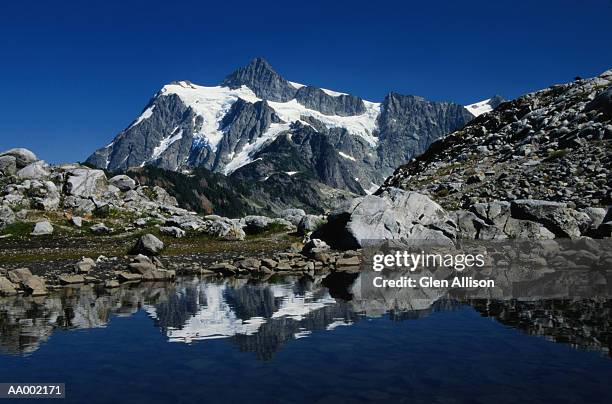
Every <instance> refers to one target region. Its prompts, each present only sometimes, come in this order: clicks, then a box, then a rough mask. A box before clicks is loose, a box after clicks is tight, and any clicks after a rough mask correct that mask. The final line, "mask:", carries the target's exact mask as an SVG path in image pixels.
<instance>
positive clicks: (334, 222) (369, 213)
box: [312, 188, 451, 249]
mask: <svg viewBox="0 0 612 404" xmlns="http://www.w3.org/2000/svg"><path fill="white" fill-rule="evenodd" d="M447 219H448V214H447V213H446V211H444V209H442V207H441V206H440V205H438V204H437V203H436V202H434V201H432V200H431V199H430V198H428V197H427V196H425V195H422V194H419V193H416V192H410V191H402V190H400V189H398V188H388V189H386V190H385V191H383V193H382V194H381V195H379V196H376V195H367V196H362V197H359V198H355V199H353V200H351V201H349V202H348V203H346V204H345V205H343V206H342V207H341V208H339V209H338V210H336V211H335V212H333V213H332V214H331V215H330V216H329V217H328V221H327V223H326V224H325V225H323V226H321V227H320V228H319V229H318V230H317V231H315V232H314V233H313V235H312V237H313V238H320V239H322V240H324V241H326V242H328V243H329V244H330V245H331V246H332V247H334V248H344V249H347V248H359V247H361V246H362V242H363V241H364V240H400V239H401V240H406V239H417V238H422V237H426V238H427V239H428V240H429V239H439V240H442V241H444V242H445V243H446V242H450V241H451V240H450V238H448V237H447V236H445V235H444V234H443V233H442V231H439V230H435V229H430V228H428V227H427V226H433V225H435V224H437V223H440V222H445V221H446V220H447ZM417 224H419V225H420V226H421V227H417V226H416V225H417ZM413 232H414V234H413Z"/></svg>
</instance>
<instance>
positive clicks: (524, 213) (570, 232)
mask: <svg viewBox="0 0 612 404" xmlns="http://www.w3.org/2000/svg"><path fill="white" fill-rule="evenodd" d="M510 209H511V214H512V217H513V218H515V219H523V220H531V221H534V222H538V223H541V224H542V225H544V226H545V227H546V228H547V229H548V230H550V231H551V232H552V233H554V234H555V235H556V236H557V237H569V238H578V237H580V234H581V228H584V227H586V226H588V223H589V222H590V218H589V217H588V216H587V215H586V214H585V213H581V212H577V211H575V210H574V209H570V208H568V207H567V204H565V203H560V202H549V201H540V200H533V199H521V200H515V201H513V202H512V204H511V207H510Z"/></svg>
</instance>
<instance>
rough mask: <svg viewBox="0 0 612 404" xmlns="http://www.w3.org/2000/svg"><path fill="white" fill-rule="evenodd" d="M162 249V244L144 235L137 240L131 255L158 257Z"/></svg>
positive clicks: (150, 236)
mask: <svg viewBox="0 0 612 404" xmlns="http://www.w3.org/2000/svg"><path fill="white" fill-rule="evenodd" d="M163 249H164V243H163V242H162V241H161V240H160V239H158V238H157V237H155V236H154V235H152V234H145V235H143V236H141V237H140V238H139V239H138V242H137V243H136V245H135V246H134V247H133V248H132V250H131V253H132V254H144V255H147V256H152V255H158V254H159V253H160V252H161V251H162V250H163Z"/></svg>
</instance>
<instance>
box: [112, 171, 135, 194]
mask: <svg viewBox="0 0 612 404" xmlns="http://www.w3.org/2000/svg"><path fill="white" fill-rule="evenodd" d="M108 182H109V183H110V184H112V185H114V186H116V187H117V188H119V189H120V190H121V191H124V192H125V191H129V190H132V189H135V188H136V181H134V180H133V179H132V178H130V177H128V176H127V175H115V176H114V177H113V178H111V179H110V180H108Z"/></svg>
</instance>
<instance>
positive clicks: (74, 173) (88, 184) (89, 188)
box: [66, 168, 108, 198]
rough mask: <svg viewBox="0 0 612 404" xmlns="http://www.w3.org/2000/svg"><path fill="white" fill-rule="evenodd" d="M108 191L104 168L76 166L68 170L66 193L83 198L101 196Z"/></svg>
mask: <svg viewBox="0 0 612 404" xmlns="http://www.w3.org/2000/svg"><path fill="white" fill-rule="evenodd" d="M106 191H108V183H107V181H106V175H105V174H104V171H102V170H90V169H88V168H76V169H74V170H70V171H68V172H67V179H66V193H67V194H68V195H73V196H79V197H81V198H90V197H99V196H101V195H103V194H104V193H105V192H106Z"/></svg>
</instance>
